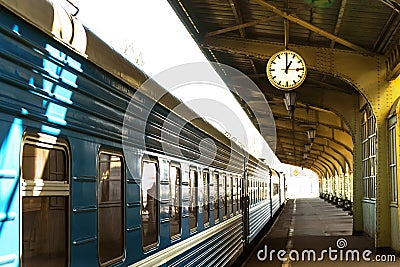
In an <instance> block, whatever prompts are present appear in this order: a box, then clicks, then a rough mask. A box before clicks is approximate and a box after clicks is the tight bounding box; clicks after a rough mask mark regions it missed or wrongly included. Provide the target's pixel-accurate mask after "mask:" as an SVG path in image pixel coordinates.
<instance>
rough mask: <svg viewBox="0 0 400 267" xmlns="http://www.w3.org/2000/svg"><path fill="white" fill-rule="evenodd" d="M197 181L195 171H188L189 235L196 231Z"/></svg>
mask: <svg viewBox="0 0 400 267" xmlns="http://www.w3.org/2000/svg"><path fill="white" fill-rule="evenodd" d="M197 180H198V179H197V170H196V169H191V170H190V171H189V186H190V190H189V193H190V196H189V226H190V232H191V233H193V232H195V231H196V230H197V197H198V196H197V187H198V182H197Z"/></svg>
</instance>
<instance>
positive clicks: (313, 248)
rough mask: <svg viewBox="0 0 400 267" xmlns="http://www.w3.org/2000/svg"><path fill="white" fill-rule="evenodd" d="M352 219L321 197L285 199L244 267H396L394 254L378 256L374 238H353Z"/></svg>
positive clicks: (398, 263) (397, 264)
mask: <svg viewBox="0 0 400 267" xmlns="http://www.w3.org/2000/svg"><path fill="white" fill-rule="evenodd" d="M352 223H353V219H352V216H349V215H348V213H347V212H345V211H343V210H342V209H340V208H337V207H335V206H333V205H332V204H330V203H328V202H325V201H324V200H322V199H320V198H308V199H291V200H288V202H287V204H286V206H285V208H284V209H283V211H282V213H281V215H280V216H279V218H278V219H277V221H276V222H275V224H274V225H273V226H272V228H271V230H270V231H269V232H268V233H267V235H266V236H264V237H263V238H262V239H261V241H260V242H259V243H258V244H257V246H256V248H255V249H254V250H253V251H252V252H251V254H250V257H249V258H248V259H247V260H246V261H245V262H244V263H243V265H242V266H244V267H254V266H274V267H275V266H295V267H308V266H332V267H333V266H335V267H336V266H337V267H341V266H365V267H368V266H382V267H388V266H393V267H395V266H396V267H398V266H400V258H399V257H396V256H395V255H394V254H393V253H391V252H388V253H386V254H377V253H376V252H375V249H374V241H373V239H371V238H369V237H367V236H353V235H352Z"/></svg>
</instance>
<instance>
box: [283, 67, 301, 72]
mask: <svg viewBox="0 0 400 267" xmlns="http://www.w3.org/2000/svg"><path fill="white" fill-rule="evenodd" d="M282 70H284V71H285V72H286V71H287V70H295V71H299V70H304V68H295V69H289V68H288V69H282Z"/></svg>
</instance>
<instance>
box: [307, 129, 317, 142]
mask: <svg viewBox="0 0 400 267" xmlns="http://www.w3.org/2000/svg"><path fill="white" fill-rule="evenodd" d="M315 132H316V130H315V129H309V130H307V135H308V139H309V140H310V142H311V143H312V142H314V139H315Z"/></svg>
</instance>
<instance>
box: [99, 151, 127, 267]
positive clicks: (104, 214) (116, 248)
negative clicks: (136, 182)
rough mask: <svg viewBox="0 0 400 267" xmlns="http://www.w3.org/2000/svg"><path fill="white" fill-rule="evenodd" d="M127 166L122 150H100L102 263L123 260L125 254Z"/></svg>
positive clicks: (100, 249)
mask: <svg viewBox="0 0 400 267" xmlns="http://www.w3.org/2000/svg"><path fill="white" fill-rule="evenodd" d="M124 170H125V167H124V162H123V159H122V156H121V155H120V154H114V153H109V152H106V151H101V152H100V156H99V176H98V178H99V182H98V190H97V200H98V240H99V242H98V248H99V261H100V264H101V265H103V264H107V265H108V264H110V263H113V262H116V261H118V260H121V259H122V258H123V255H124V247H125V240H124V236H125V235H124V229H125V227H124V204H123V203H124V194H123V192H124V191H123V190H124ZM110 218H112V220H110Z"/></svg>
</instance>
